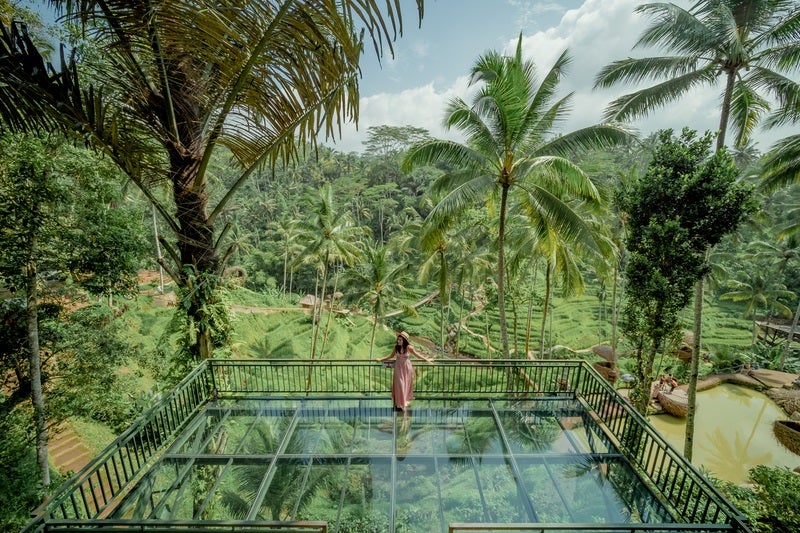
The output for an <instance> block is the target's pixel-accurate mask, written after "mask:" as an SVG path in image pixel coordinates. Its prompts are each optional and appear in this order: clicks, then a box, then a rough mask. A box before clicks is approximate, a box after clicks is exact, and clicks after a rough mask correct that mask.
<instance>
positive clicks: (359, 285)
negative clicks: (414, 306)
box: [345, 243, 410, 359]
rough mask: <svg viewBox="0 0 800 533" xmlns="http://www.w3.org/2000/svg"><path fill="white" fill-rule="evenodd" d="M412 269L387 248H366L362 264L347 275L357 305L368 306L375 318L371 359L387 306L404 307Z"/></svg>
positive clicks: (373, 246) (371, 246)
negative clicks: (356, 297)
mask: <svg viewBox="0 0 800 533" xmlns="http://www.w3.org/2000/svg"><path fill="white" fill-rule="evenodd" d="M409 268H410V265H409V264H408V263H406V262H396V261H394V260H393V258H392V253H391V251H390V250H389V248H388V247H387V246H386V245H384V244H377V243H373V244H372V245H368V246H366V248H365V250H364V256H363V260H362V261H361V262H360V263H359V264H357V265H356V267H355V268H351V269H348V270H347V271H346V272H345V276H346V281H347V285H348V287H351V288H352V289H353V290H354V291H357V292H358V294H359V296H358V303H367V304H368V305H369V307H370V311H371V314H372V336H371V337H370V341H369V357H370V359H372V354H373V349H374V347H375V336H376V333H377V331H378V326H380V325H381V324H382V323H383V317H384V315H385V314H386V308H387V306H394V305H399V306H401V307H402V306H403V296H404V295H405V292H406V291H405V282H406V281H407V278H408V274H409Z"/></svg>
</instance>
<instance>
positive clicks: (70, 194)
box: [0, 136, 143, 489]
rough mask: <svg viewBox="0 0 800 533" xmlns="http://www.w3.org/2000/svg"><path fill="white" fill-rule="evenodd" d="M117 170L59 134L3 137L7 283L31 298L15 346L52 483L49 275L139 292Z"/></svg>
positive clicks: (0, 203)
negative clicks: (45, 332) (45, 297)
mask: <svg viewBox="0 0 800 533" xmlns="http://www.w3.org/2000/svg"><path fill="white" fill-rule="evenodd" d="M116 178H117V176H116V172H115V169H114V168H113V167H111V168H109V165H107V164H106V165H104V164H102V163H101V162H99V161H97V160H96V159H93V158H92V156H91V154H89V153H87V152H86V151H85V150H79V149H76V148H73V147H71V146H69V145H65V144H64V143H62V142H60V139H58V138H55V139H50V140H42V139H39V138H35V137H30V136H8V137H3V138H0V217H2V220H3V231H2V232H0V284H2V285H3V286H4V287H5V288H6V289H8V290H10V291H11V293H12V294H14V295H16V296H18V297H21V298H22V301H23V302H24V309H25V323H26V336H27V342H26V343H25V347H24V349H20V350H14V351H16V352H18V353H19V352H22V353H26V354H27V356H28V360H29V365H28V368H29V370H28V373H27V376H26V377H25V378H24V379H22V380H21V381H22V382H25V383H27V384H29V387H30V395H31V401H32V403H33V407H34V412H35V421H36V424H35V428H36V450H37V461H38V464H39V467H40V469H41V474H42V484H43V486H44V488H45V489H46V488H47V487H48V485H49V484H50V469H49V464H48V451H47V440H48V439H47V420H46V415H45V413H46V410H45V400H44V393H45V390H44V388H43V381H44V380H43V377H42V367H43V365H42V362H41V361H42V357H41V342H40V331H39V324H40V316H39V307H40V306H41V304H42V284H43V279H42V277H43V275H45V274H50V275H55V276H56V277H57V278H58V277H62V276H63V278H64V279H66V278H67V277H69V278H70V279H71V280H72V281H73V282H74V284H75V285H77V286H80V287H82V288H83V289H85V290H86V291H87V292H89V293H90V294H94V295H99V294H110V293H112V292H115V293H117V294H123V295H131V294H133V293H134V292H135V287H136V281H135V280H136V269H137V267H138V261H139V259H140V258H141V256H142V251H143V243H142V239H141V237H142V234H143V231H142V230H141V227H140V226H139V225H138V224H137V223H136V222H135V218H133V217H131V213H124V212H121V210H119V209H114V208H109V206H108V203H109V202H110V201H111V200H112V199H113V198H114V196H113V195H111V194H110V192H109V190H108V188H107V187H108V185H109V184H110V183H111V182H112V180H114V179H116ZM136 215H137V214H134V217H135V216H136ZM50 300H51V301H52V298H50ZM12 322H13V321H12ZM9 329H11V328H9ZM0 352H3V353H2V354H1V355H3V356H6V355H8V354H6V353H4V352H6V349H4V350H0ZM19 377H22V376H21V375H20V374H19V373H18V378H19Z"/></svg>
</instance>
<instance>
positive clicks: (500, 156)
mask: <svg viewBox="0 0 800 533" xmlns="http://www.w3.org/2000/svg"><path fill="white" fill-rule="evenodd" d="M569 61H570V60H569V57H568V55H567V53H566V52H564V53H562V54H561V55H560V56H559V58H558V59H557V60H556V62H555V64H554V65H553V67H552V68H551V69H550V70H549V71H548V72H547V73H546V74H545V76H544V77H543V78H542V80H541V83H538V85H537V82H538V80H537V78H536V69H535V66H534V64H533V62H532V61H530V60H523V58H522V38H521V36H520V39H519V40H518V42H517V48H516V52H515V54H514V55H513V56H503V55H501V54H500V53H498V52H495V51H490V52H487V53H486V54H485V55H483V56H481V57H480V58H478V60H477V62H476V63H475V65H474V66H473V68H472V71H471V77H470V80H471V83H472V84H473V85H475V84H481V87H480V89H479V90H478V91H476V93H475V95H474V97H473V100H472V105H471V106H470V105H468V104H467V103H466V102H464V101H463V100H461V99H460V98H455V99H453V100H452V101H451V102H450V103H449V105H448V107H447V110H446V115H445V120H444V124H445V126H446V127H448V128H453V127H455V128H458V129H459V130H462V131H463V132H464V133H465V135H466V138H467V141H466V143H465V144H460V143H457V142H454V141H445V140H431V141H425V142H422V143H421V144H418V145H415V146H414V147H412V148H411V150H410V151H409V153H408V155H407V156H406V159H405V160H404V162H403V167H404V169H405V170H410V169H411V168H413V167H414V166H417V165H426V164H433V163H444V164H445V165H447V166H448V167H449V168H450V169H452V170H450V171H448V172H446V173H445V174H443V175H442V176H441V177H439V178H438V179H437V180H436V182H435V183H434V190H435V192H439V191H446V195H445V196H444V197H443V199H442V200H441V201H440V202H439V203H438V204H437V205H436V207H435V208H434V209H433V211H432V212H431V213H430V215H429V216H428V220H429V221H430V223H432V224H439V223H441V222H442V221H448V220H450V219H451V218H453V217H454V216H456V215H459V214H461V213H463V212H464V210H465V209H466V208H468V207H470V206H472V205H473V204H475V203H477V202H481V201H483V202H488V203H493V202H496V201H497V200H498V198H497V195H498V193H499V209H498V210H497V213H498V217H499V227H498V235H497V239H498V242H497V247H498V253H497V272H496V276H497V288H498V290H497V300H498V308H499V313H500V336H501V341H502V345H503V354H504V357H506V358H507V357H508V356H509V347H508V332H507V324H506V313H505V292H504V289H505V269H506V267H505V255H504V254H505V251H504V247H505V234H506V231H505V229H506V216H507V212H508V204H509V192H510V191H511V190H514V191H515V192H517V191H518V192H519V193H524V194H525V195H527V196H529V197H530V203H531V204H532V205H535V206H536V208H537V210H538V212H539V213H541V215H542V218H544V219H547V220H549V221H551V225H552V226H553V227H557V228H559V230H561V231H563V232H565V234H567V235H572V234H574V233H575V231H576V229H575V228H574V227H573V226H572V222H573V219H572V218H569V217H568V216H566V215H565V213H567V212H570V211H571V210H570V209H569V207H568V206H567V205H566V204H565V203H564V202H563V201H561V200H560V197H562V196H565V195H567V194H569V195H570V196H575V197H578V198H581V199H582V200H584V201H586V202H596V201H597V200H598V199H599V197H598V194H597V190H596V189H595V187H594V185H593V184H592V182H591V181H590V180H589V178H588V177H587V176H586V174H585V173H584V172H583V171H581V169H580V168H579V167H578V166H577V165H575V164H573V163H572V162H571V161H570V160H569V159H568V158H567V157H568V156H569V154H571V153H572V152H573V151H574V150H577V149H582V148H601V147H606V146H609V145H611V144H613V143H616V142H620V141H622V140H624V139H627V138H629V135H630V133H629V132H628V131H627V130H626V129H625V128H623V127H621V126H618V125H612V124H606V125H597V126H591V127H588V128H585V129H582V130H578V131H575V132H571V133H568V134H565V135H563V136H559V137H552V135H553V128H554V126H555V124H556V123H557V122H558V121H559V120H561V119H563V118H564V117H565V116H566V114H567V112H568V106H569V103H570V100H571V96H572V95H571V94H570V95H567V96H565V97H563V98H560V99H556V89H557V87H558V82H559V81H560V80H561V78H562V77H563V75H564V72H565V69H566V67H567V65H568V64H569Z"/></svg>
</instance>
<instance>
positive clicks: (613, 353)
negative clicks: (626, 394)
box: [611, 264, 619, 369]
mask: <svg viewBox="0 0 800 533" xmlns="http://www.w3.org/2000/svg"><path fill="white" fill-rule="evenodd" d="M618 279H619V270H618V269H617V264H615V265H614V283H613V284H612V286H611V357H612V358H613V362H612V365H613V366H612V368H614V369H616V366H617V281H618Z"/></svg>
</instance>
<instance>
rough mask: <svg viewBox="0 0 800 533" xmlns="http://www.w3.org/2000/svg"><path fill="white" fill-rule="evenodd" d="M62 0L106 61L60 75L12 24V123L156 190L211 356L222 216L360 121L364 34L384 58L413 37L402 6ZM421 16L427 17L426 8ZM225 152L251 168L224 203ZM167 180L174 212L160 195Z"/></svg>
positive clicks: (350, 0)
mask: <svg viewBox="0 0 800 533" xmlns="http://www.w3.org/2000/svg"><path fill="white" fill-rule="evenodd" d="M48 3H49V4H50V5H52V6H55V7H56V8H58V9H61V10H63V11H64V13H65V14H66V17H65V23H68V24H72V23H77V24H79V25H80V27H82V28H83V30H84V31H85V34H86V35H88V36H89V38H90V39H91V43H92V44H91V46H92V47H94V48H95V49H96V50H97V51H98V52H99V53H97V54H87V56H84V57H83V58H81V57H78V56H76V55H75V54H73V56H72V59H71V60H70V62H69V64H62V67H61V70H60V71H59V72H56V71H54V69H53V68H51V67H48V65H47V64H46V61H45V58H44V57H43V56H42V53H41V52H40V50H39V49H38V48H37V47H36V45H35V44H34V41H33V40H32V38H31V36H30V35H29V34H28V32H27V29H26V27H25V26H24V25H23V24H12V25H11V26H10V27H9V26H8V25H4V26H3V33H2V39H0V58H2V59H0V78H2V79H3V83H2V84H0V102H3V104H2V105H0V121H2V123H3V124H4V125H5V126H6V127H8V128H11V129H14V130H31V129H41V130H45V131H54V130H58V131H62V132H65V133H67V134H70V135H77V136H78V137H79V138H81V139H82V140H84V141H86V142H88V143H90V144H92V145H93V146H95V147H97V149H99V150H100V151H102V152H103V153H104V154H106V155H107V156H108V157H109V158H110V159H111V160H112V161H114V162H115V163H116V164H117V165H118V166H119V167H120V168H121V169H122V170H123V171H124V173H125V174H126V175H127V176H128V178H130V179H131V180H132V181H133V182H134V183H135V184H136V185H137V186H138V187H139V188H140V189H141V190H142V192H143V193H144V194H145V196H146V197H147V198H148V199H149V200H150V201H151V202H152V203H153V205H154V206H155V208H156V209H157V211H158V212H159V214H160V215H161V217H162V218H163V219H164V220H165V221H166V223H167V225H168V226H169V228H170V229H171V230H172V232H173V233H174V234H175V236H176V239H177V244H176V245H175V246H172V245H167V243H166V241H164V242H163V243H162V244H163V245H165V246H164V249H165V252H166V254H167V256H168V257H169V258H170V259H171V260H172V266H170V267H169V268H167V265H166V263H165V264H164V265H163V266H164V267H165V268H166V270H167V271H168V272H169V274H170V275H171V277H172V278H173V279H175V280H176V282H177V283H178V285H179V286H180V287H182V288H183V289H184V290H182V291H181V294H183V295H184V296H185V298H186V299H187V301H186V302H184V304H183V305H182V306H180V308H182V309H185V311H186V313H187V315H188V317H189V320H188V322H187V323H188V324H189V326H190V327H191V328H194V329H195V330H196V331H195V333H196V334H192V335H190V336H189V337H188V338H189V339H190V341H189V343H190V345H189V346H188V352H189V353H190V354H191V355H192V356H194V357H200V358H205V357H210V356H211V354H212V351H213V348H214V345H215V342H214V338H217V339H222V340H219V341H218V342H223V341H224V339H225V338H226V336H225V335H224V334H223V332H222V330H224V329H225V328H226V325H225V324H224V322H225V318H224V317H223V316H221V313H220V310H219V307H220V302H219V301H218V295H217V293H216V288H217V285H218V283H219V280H220V277H221V273H222V270H223V268H224V265H225V261H226V259H227V257H228V256H229V254H230V253H231V251H232V249H231V248H230V247H228V248H223V246H226V245H225V242H226V241H225V234H226V231H225V230H224V229H222V230H221V231H220V230H219V227H218V221H219V218H220V214H221V213H222V212H223V210H224V209H225V208H226V206H227V205H228V204H229V202H230V201H231V198H232V197H233V195H234V193H235V192H236V190H237V189H238V188H239V187H240V186H241V184H242V183H243V182H244V181H245V180H246V179H247V178H248V177H249V176H250V175H251V174H253V173H254V172H256V171H257V169H260V168H262V167H263V166H264V165H265V164H270V163H273V164H274V163H275V162H276V161H278V160H284V161H286V160H289V159H291V158H292V157H293V156H294V155H295V154H297V151H298V149H299V147H301V146H304V145H306V143H312V144H313V143H314V142H315V140H316V138H317V136H318V135H319V134H320V133H324V134H325V135H333V134H335V133H336V132H337V127H338V126H339V125H340V124H341V122H342V121H344V120H348V119H355V118H357V111H358V83H357V79H358V75H359V71H358V61H359V58H360V55H361V53H362V51H363V49H364V42H363V40H362V38H361V37H360V35H362V31H361V30H364V32H365V33H366V34H368V35H369V37H370V38H371V40H372V44H373V48H374V50H375V51H376V52H377V53H379V54H380V53H382V52H383V47H384V44H387V45H388V49H389V50H390V51H391V49H392V48H391V42H392V40H393V39H394V38H395V37H396V32H397V31H398V30H399V31H402V18H401V16H400V5H399V2H387V3H386V4H385V5H384V6H383V7H381V5H380V4H381V3H380V2H376V1H374V0H345V1H338V0H336V1H334V0H322V1H308V0H304V1H294V2H284V1H278V0H268V1H264V2H248V3H246V4H242V3H241V2H229V1H224V2H216V3H212V4H207V5H204V7H203V9H198V6H197V3H196V2H191V1H187V0H159V1H155V2H154V1H151V0H132V1H124V2H122V1H106V0H85V1H81V2H73V1H71V0H51V1H50V2H48ZM417 8H418V11H419V14H420V16H421V15H422V0H419V1H418V2H417ZM73 50H77V48H74V49H73ZM87 58H101V59H98V62H99V63H100V64H99V65H97V64H96V65H91V64H90V61H89V60H88V59H87ZM76 59H78V60H80V59H84V61H83V62H82V63H76V62H75V61H74V60H76ZM92 66H94V67H97V68H96V72H95V73H94V75H95V77H94V78H92V77H91V76H88V79H89V80H90V81H89V82H87V81H86V79H87V77H86V76H85V74H86V72H90V71H91V67H92ZM79 67H83V68H79ZM93 82H94V83H93ZM99 86H102V89H101V88H100V87H99ZM218 147H227V148H228V149H229V150H230V152H231V154H232V157H233V161H232V163H233V164H234V165H235V166H236V167H237V168H238V169H239V173H238V177H237V178H236V179H235V180H234V181H233V182H232V184H230V185H229V186H226V187H225V188H224V189H223V190H221V191H218V192H217V193H216V194H214V197H215V198H219V201H218V202H217V203H216V205H213V206H210V205H209V196H210V193H211V192H212V190H211V185H212V183H211V182H210V180H209V179H208V178H209V176H208V169H209V163H210V161H211V157H212V155H213V154H214V152H215V149H216V148H218ZM164 181H166V182H168V183H169V185H170V186H171V189H172V203H173V205H172V207H170V206H168V205H165V204H164V203H162V202H161V201H159V199H158V198H157V196H156V195H155V194H154V192H153V187H154V185H155V184H156V183H159V182H164ZM215 336H216V337H215Z"/></svg>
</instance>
